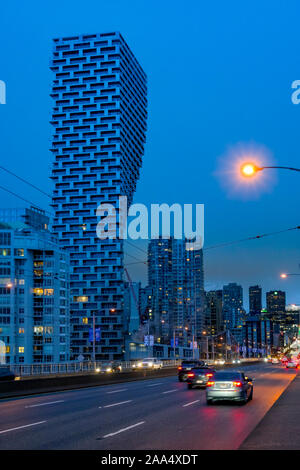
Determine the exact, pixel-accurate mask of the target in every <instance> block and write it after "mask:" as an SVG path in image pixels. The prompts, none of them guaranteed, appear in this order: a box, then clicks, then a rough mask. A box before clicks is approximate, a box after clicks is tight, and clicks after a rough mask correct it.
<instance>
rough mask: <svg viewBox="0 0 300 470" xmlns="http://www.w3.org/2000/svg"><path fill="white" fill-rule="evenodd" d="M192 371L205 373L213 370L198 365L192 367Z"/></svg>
mask: <svg viewBox="0 0 300 470" xmlns="http://www.w3.org/2000/svg"><path fill="white" fill-rule="evenodd" d="M192 370H193V371H194V372H196V373H197V374H207V373H208V372H213V371H212V370H211V369H209V368H208V367H204V368H202V369H201V368H199V367H193V369H192Z"/></svg>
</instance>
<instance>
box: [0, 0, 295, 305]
mask: <svg viewBox="0 0 300 470" xmlns="http://www.w3.org/2000/svg"><path fill="white" fill-rule="evenodd" d="M297 12H298V3H297V2H296V1H290V2H283V1H278V0H273V1H272V2H271V1H264V2H262V1H261V0H259V1H258V0H252V1H251V2H250V1H246V2H241V1H229V2H224V1H222V0H217V1H215V2H200V1H198V0H191V1H189V2H182V1H180V2H179V1H177V0H164V1H161V0H160V1H158V0H126V1H125V0H123V1H122V0H109V1H104V0H87V1H85V2H82V1H78V0H72V1H69V0H60V1H57V0H52V1H47V0H45V1H30V0H29V1H26V2H25V1H20V0H19V1H17V2H3V4H2V5H1V28H0V38H1V42H0V43H1V52H0V80H4V81H5V83H6V85H7V104H6V105H0V132H1V141H0V152H1V165H3V166H5V167H6V168H8V169H9V170H11V171H14V172H15V173H17V174H18V175H20V176H22V177H23V178H26V179H28V180H30V181H31V182H32V183H33V184H35V185H37V186H39V187H42V188H43V189H44V190H45V191H46V192H51V181H50V179H49V175H50V169H51V161H52V160H51V158H52V156H51V153H50V152H49V148H50V145H51V135H52V128H51V125H50V124H49V120H50V117H51V109H52V106H53V103H52V100H51V98H50V97H49V94H50V87H51V81H52V78H53V77H52V72H51V71H50V69H49V60H50V57H51V52H52V39H53V38H54V37H60V36H70V35H76V34H80V33H98V32H109V31H115V30H117V31H120V32H121V33H122V35H123V36H124V38H125V40H126V41H127V42H128V45H129V46H130V48H131V49H132V51H133V52H134V54H135V55H136V57H137V59H138V60H139V62H140V63H141V65H142V67H143V68H144V70H145V72H146V73H147V76H148V91H149V93H148V100H149V108H148V111H149V117H148V132H147V143H146V148H145V155H144V161H143V167H142V169H141V174H140V179H139V182H138V185H137V192H136V194H135V199H134V200H135V202H139V203H144V204H146V205H147V206H149V205H150V204H151V203H163V202H166V203H169V204H172V203H175V202H177V203H181V204H184V203H193V204H196V203H203V204H205V247H209V246H211V245H214V244H218V243H222V242H227V241H232V240H239V239H242V238H246V237H249V236H252V235H257V234H262V233H268V232H274V231H280V230H284V229H286V228H289V227H294V226H297V225H300V215H299V205H300V184H299V183H300V174H297V173H295V172H293V173H292V172H288V171H281V172H278V173H277V174H275V172H274V170H269V173H268V172H267V171H265V172H262V173H261V174H260V181H259V184H258V185H257V187H253V188H251V190H248V191H247V192H245V190H244V188H245V185H244V186H243V187H240V186H238V185H237V183H236V180H235V178H234V177H233V175H231V174H229V173H228V169H230V162H238V161H239V158H240V155H241V154H242V155H243V154H246V155H247V152H248V153H249V152H250V151H251V152H254V154H255V153H256V149H258V152H259V153H261V152H262V153H263V154H266V160H264V159H263V161H266V162H268V163H269V162H270V163H271V164H274V165H288V166H294V167H300V139H299V135H300V131H299V129H300V105H295V104H293V103H292V101H291V95H292V88H291V84H292V82H293V81H294V80H297V79H300V47H299V42H300V39H299V17H298V15H297ZM271 172H272V176H271ZM0 185H1V186H4V187H6V188H8V189H10V190H11V191H13V192H16V193H18V194H19V195H22V196H23V197H24V198H25V199H28V200H29V201H32V202H33V203H34V204H36V205H39V206H41V207H43V208H45V209H49V199H48V198H47V197H46V196H45V197H44V196H42V195H41V194H40V193H39V192H37V191H35V190H34V189H32V188H30V187H29V186H26V185H24V184H23V183H21V182H20V181H18V180H16V179H15V178H13V177H11V176H9V175H8V174H6V173H5V172H4V171H3V170H1V171H0ZM0 194H1V203H0V206H1V207H21V206H24V205H25V203H24V202H22V201H21V200H19V199H17V198H16V197H15V196H13V195H9V194H8V193H7V192H5V191H3V190H2V189H0ZM136 245H137V246H138V247H139V248H141V249H145V248H146V247H147V245H146V243H145V242H138V243H136ZM299 247H300V231H290V232H287V233H282V234H278V235H274V236H271V237H267V238H265V239H262V240H254V241H249V242H244V243H240V244H236V245H232V246H227V247H223V248H215V249H211V250H207V251H205V257H204V263H205V286H206V288H207V289H215V288H221V287H222V286H223V284H224V283H228V282H230V281H232V282H238V283H241V284H242V285H243V287H244V297H245V305H246V306H247V297H248V287H249V285H253V284H257V283H258V284H260V285H261V286H262V287H263V291H264V292H265V291H266V290H270V289H283V290H286V291H287V301H288V303H299V304H300V291H299V285H300V278H298V277H296V276H294V277H293V278H289V279H286V280H281V279H280V278H279V273H280V272H290V273H297V272H299V273H300V270H299V263H300V253H299ZM126 251H127V252H128V253H129V254H130V255H133V256H134V257H137V258H139V259H144V258H145V254H144V253H143V251H141V250H139V249H137V248H135V247H133V246H132V245H131V244H130V245H128V246H127V247H126ZM134 261H135V258H133V257H132V256H126V262H128V263H132V262H134ZM128 269H129V271H130V273H131V276H132V279H133V280H141V281H142V282H143V283H145V282H146V266H145V265H144V264H142V263H141V264H136V265H133V264H131V265H130V264H129V265H128Z"/></svg>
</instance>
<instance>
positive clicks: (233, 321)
mask: <svg viewBox="0 0 300 470" xmlns="http://www.w3.org/2000/svg"><path fill="white" fill-rule="evenodd" d="M244 313H245V312H244V309H243V288H242V286H239V285H238V284H236V283H233V282H231V283H229V284H228V285H226V286H224V287H223V319H224V327H225V329H227V330H231V332H232V333H233V334H234V335H236V333H238V329H241V328H242V325H243V318H244ZM234 330H235V331H234ZM236 330H237V331H236Z"/></svg>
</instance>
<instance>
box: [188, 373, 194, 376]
mask: <svg viewBox="0 0 300 470" xmlns="http://www.w3.org/2000/svg"><path fill="white" fill-rule="evenodd" d="M187 376H188V377H195V374H194V373H189V374H188V375H187Z"/></svg>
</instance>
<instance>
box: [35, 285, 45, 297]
mask: <svg viewBox="0 0 300 470" xmlns="http://www.w3.org/2000/svg"><path fill="white" fill-rule="evenodd" d="M33 293H34V294H36V295H43V293H44V291H43V289H41V288H40V287H36V288H35V289H33Z"/></svg>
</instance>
